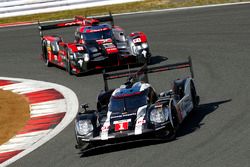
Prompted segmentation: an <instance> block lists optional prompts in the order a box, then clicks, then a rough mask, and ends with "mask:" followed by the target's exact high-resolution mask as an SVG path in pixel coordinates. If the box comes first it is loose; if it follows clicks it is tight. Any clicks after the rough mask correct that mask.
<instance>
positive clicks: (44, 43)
mask: <svg viewBox="0 0 250 167" xmlns="http://www.w3.org/2000/svg"><path fill="white" fill-rule="evenodd" d="M42 52H43V53H42V56H43V60H44V64H45V65H46V66H47V67H51V63H50V61H49V58H48V50H47V42H46V41H45V40H43V41H42Z"/></svg>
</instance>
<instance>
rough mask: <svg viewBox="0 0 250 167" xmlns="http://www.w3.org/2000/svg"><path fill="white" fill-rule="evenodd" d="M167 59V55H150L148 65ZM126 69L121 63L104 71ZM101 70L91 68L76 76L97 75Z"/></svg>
mask: <svg viewBox="0 0 250 167" xmlns="http://www.w3.org/2000/svg"><path fill="white" fill-rule="evenodd" d="M166 60H168V58H167V57H163V56H159V55H156V56H153V57H151V60H150V63H149V66H150V65H155V64H159V63H161V62H163V61H166ZM139 67H141V65H136V64H134V65H130V66H129V68H139ZM125 69H128V65H122V66H115V67H108V68H106V69H105V72H114V71H119V70H125ZM102 72H103V69H95V70H91V71H89V72H86V73H83V74H78V75H77V77H85V76H89V75H97V74H101V73H102Z"/></svg>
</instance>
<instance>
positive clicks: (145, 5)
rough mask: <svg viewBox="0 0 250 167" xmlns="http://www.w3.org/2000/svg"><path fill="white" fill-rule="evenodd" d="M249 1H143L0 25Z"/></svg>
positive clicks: (15, 19)
mask: <svg viewBox="0 0 250 167" xmlns="http://www.w3.org/2000/svg"><path fill="white" fill-rule="evenodd" d="M246 1H249V0H144V1H139V2H131V3H125V4H117V5H107V6H101V7H91V8H84V9H77V10H68V11H61V12H53V13H43V14H34V15H27V16H18V17H10V18H2V19H0V24H5V23H14V22H30V21H31V22H36V21H37V20H40V21H49V20H57V19H67V18H73V17H74V16H76V15H86V16H94V15H103V14H107V13H108V11H111V12H112V13H114V14H116V13H125V12H138V11H146V10H156V9H167V8H177V7H190V6H199V5H208V4H221V3H235V2H246Z"/></svg>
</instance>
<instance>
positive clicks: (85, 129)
mask: <svg viewBox="0 0 250 167" xmlns="http://www.w3.org/2000/svg"><path fill="white" fill-rule="evenodd" d="M76 128H77V132H78V133H79V134H80V135H87V134H88V133H89V132H92V131H93V129H94V128H93V125H92V123H91V121H90V120H79V121H78V122H77V123H76Z"/></svg>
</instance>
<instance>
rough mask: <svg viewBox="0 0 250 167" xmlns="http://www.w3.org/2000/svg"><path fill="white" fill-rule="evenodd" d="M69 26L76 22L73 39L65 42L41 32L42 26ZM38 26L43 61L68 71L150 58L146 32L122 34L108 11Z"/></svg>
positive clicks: (144, 61)
mask: <svg viewBox="0 0 250 167" xmlns="http://www.w3.org/2000/svg"><path fill="white" fill-rule="evenodd" d="M108 22H111V24H108ZM70 26H78V28H77V29H76V32H75V40H74V43H65V42H63V39H62V37H59V36H55V35H46V36H44V35H43V31H44V30H50V29H57V28H63V27H70ZM39 29H40V35H41V40H42V57H43V59H44V61H45V64H46V65H47V66H49V65H51V64H56V65H59V66H61V67H63V68H66V69H67V71H68V72H69V73H70V74H79V73H84V72H87V71H89V70H92V69H100V68H106V67H110V66H120V65H124V64H144V63H148V62H149V61H150V57H151V53H150V50H149V45H148V42H147V37H146V35H145V34H144V33H143V32H132V33H130V34H129V36H126V35H125V32H124V30H123V29H122V28H120V27H118V26H115V25H114V20H113V17H112V15H111V14H110V15H109V16H106V17H97V18H85V17H81V16H77V17H75V19H74V20H73V21H69V22H63V23H58V24H50V25H41V24H40V23H39Z"/></svg>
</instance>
